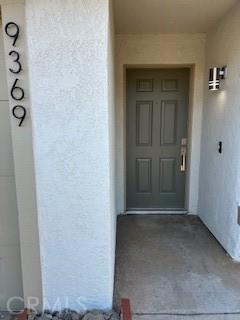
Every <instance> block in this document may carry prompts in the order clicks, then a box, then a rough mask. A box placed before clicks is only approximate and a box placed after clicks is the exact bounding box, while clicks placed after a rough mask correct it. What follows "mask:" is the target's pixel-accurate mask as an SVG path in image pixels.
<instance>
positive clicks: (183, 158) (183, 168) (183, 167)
mask: <svg viewBox="0 0 240 320" xmlns="http://www.w3.org/2000/svg"><path fill="white" fill-rule="evenodd" d="M186 158H187V148H186V147H181V171H182V172H184V171H186V162H187V159H186Z"/></svg>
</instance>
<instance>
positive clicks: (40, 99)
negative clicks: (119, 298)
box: [26, 0, 115, 309]
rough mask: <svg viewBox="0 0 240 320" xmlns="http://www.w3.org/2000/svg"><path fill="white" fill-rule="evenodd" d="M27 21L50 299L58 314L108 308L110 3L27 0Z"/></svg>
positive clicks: (111, 205) (44, 263)
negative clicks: (83, 309) (69, 309)
mask: <svg viewBox="0 0 240 320" xmlns="http://www.w3.org/2000/svg"><path fill="white" fill-rule="evenodd" d="M26 22H27V40H28V49H29V70H30V80H31V82H30V89H31V96H32V109H33V111H32V114H33V120H32V121H33V138H34V155H35V166H36V186H37V200H38V213H39V227H40V247H41V265H42V274H43V296H44V299H45V302H48V303H49V304H50V306H49V307H50V308H53V307H54V303H55V302H56V299H60V301H61V305H58V306H57V307H58V308H63V307H65V306H69V307H72V308H75V309H82V308H85V307H86V308H89V309H91V308H109V307H111V304H112V294H113V277H114V248H115V225H114V223H115V217H114V215H115V213H114V199H113V192H112V191H111V189H112V185H113V183H114V165H113V164H112V162H113V159H112V154H113V151H112V148H113V141H111V139H110V135H111V132H112V130H113V125H112V121H113V119H112V113H113V93H112V92H111V91H112V85H111V78H112V73H113V70H112V68H111V66H109V63H110V61H112V58H111V55H112V45H111V44H109V40H110V39H111V36H110V31H109V28H110V15H109V1H108V0H92V1H85V0H65V1H62V0H54V1H51V0H39V1H35V0H26ZM110 65H112V63H110ZM66 298H68V299H69V304H67V302H66ZM46 306H47V304H46Z"/></svg>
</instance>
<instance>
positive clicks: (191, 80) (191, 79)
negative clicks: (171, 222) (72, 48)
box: [123, 64, 195, 214]
mask: <svg viewBox="0 0 240 320" xmlns="http://www.w3.org/2000/svg"><path fill="white" fill-rule="evenodd" d="M179 68H185V69H186V68H187V69H189V71H190V77H189V104H188V121H187V132H188V144H187V155H188V156H187V168H188V170H187V172H186V182H185V201H184V209H183V210H164V211H158V210H156V211H151V210H149V211H148V210H139V211H127V209H126V208H127V203H126V198H127V197H126V189H127V179H126V177H127V170H126V168H127V134H126V132H127V94H126V92H127V70H129V69H179ZM123 75H124V81H123V94H124V110H123V113H124V116H123V119H124V120H123V135H124V150H123V152H124V157H123V158H124V159H123V162H124V177H123V180H124V212H123V213H124V214H161V213H162V214H188V213H189V192H190V172H191V170H192V169H193V168H192V161H191V158H192V148H191V146H192V132H193V121H192V117H193V97H194V94H193V92H194V75H195V65H194V64H189V65H186V64H182V65H179V64H177V65H175V64H171V65H165V64H164V65H139V64H136V65H135V64H133V65H123Z"/></svg>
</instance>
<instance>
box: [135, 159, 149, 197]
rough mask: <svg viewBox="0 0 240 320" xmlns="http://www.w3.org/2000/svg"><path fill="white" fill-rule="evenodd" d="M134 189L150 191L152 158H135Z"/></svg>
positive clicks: (139, 191) (140, 191)
mask: <svg viewBox="0 0 240 320" xmlns="http://www.w3.org/2000/svg"><path fill="white" fill-rule="evenodd" d="M136 189H137V190H136V191H137V193H151V192H152V159H150V158H148V159H147V158H145V159H136Z"/></svg>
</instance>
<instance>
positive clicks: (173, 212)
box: [125, 209, 188, 214]
mask: <svg viewBox="0 0 240 320" xmlns="http://www.w3.org/2000/svg"><path fill="white" fill-rule="evenodd" d="M187 213H188V211H187V210H184V209H183V210H171V209H169V210H126V211H125V214H187Z"/></svg>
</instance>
